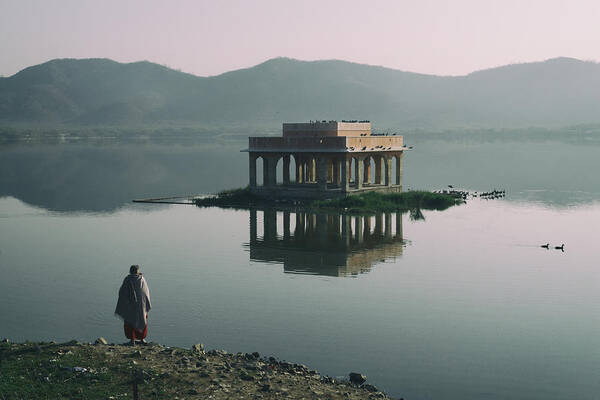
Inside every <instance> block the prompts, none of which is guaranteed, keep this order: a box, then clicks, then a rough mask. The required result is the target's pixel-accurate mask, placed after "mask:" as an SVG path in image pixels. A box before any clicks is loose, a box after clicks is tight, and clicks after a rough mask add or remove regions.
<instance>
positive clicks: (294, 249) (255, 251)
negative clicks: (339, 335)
mask: <svg viewBox="0 0 600 400" xmlns="http://www.w3.org/2000/svg"><path fill="white" fill-rule="evenodd" d="M259 212H260V213H261V214H262V221H261V219H260V218H259V216H258V213H259ZM260 222H262V226H259V225H260ZM249 226H250V243H249V244H248V245H249V248H250V259H251V260H253V261H261V262H276V263H282V264H283V271H284V272H286V273H297V274H311V275H326V276H356V275H358V274H361V273H365V272H368V271H369V270H370V269H371V268H372V267H373V266H374V265H375V264H377V263H379V262H385V261H386V260H390V259H395V258H396V257H399V256H401V255H402V251H403V240H402V214H401V213H378V214H375V215H369V216H365V215H360V216H359V215H357V216H351V215H345V214H336V213H315V212H310V211H295V212H291V211H276V210H275V209H265V210H262V211H257V210H251V211H250V224H249ZM259 231H261V232H262V236H259Z"/></svg>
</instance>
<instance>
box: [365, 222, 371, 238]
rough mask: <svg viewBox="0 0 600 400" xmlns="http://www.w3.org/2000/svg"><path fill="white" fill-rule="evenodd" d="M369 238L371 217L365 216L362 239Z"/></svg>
mask: <svg viewBox="0 0 600 400" xmlns="http://www.w3.org/2000/svg"><path fill="white" fill-rule="evenodd" d="M369 236H371V217H369V216H366V217H365V232H364V237H365V239H367V238H368V237H369Z"/></svg>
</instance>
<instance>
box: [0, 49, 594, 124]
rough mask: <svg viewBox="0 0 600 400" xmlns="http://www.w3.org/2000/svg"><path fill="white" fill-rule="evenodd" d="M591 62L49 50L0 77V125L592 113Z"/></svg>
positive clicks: (452, 120) (579, 118) (462, 120)
mask: <svg viewBox="0 0 600 400" xmlns="http://www.w3.org/2000/svg"><path fill="white" fill-rule="evenodd" d="M599 89H600V64H597V63H593V62H584V61H580V60H576V59H571V58H555V59H551V60H547V61H544V62H535V63H526V64H515V65H508V66H504V67H499V68H492V69H487V70H482V71H478V72H474V73H471V74H469V75H466V76H458V77H444V76H435V75H424V74H417V73H411V72H404V71H399V70H394V69H389V68H383V67H376V66H369V65H362V64H355V63H350V62H345V61H335V60H332V61H310V62H307V61H298V60H294V59H288V58H276V59H272V60H269V61H266V62H264V63H262V64H259V65H256V66H254V67H251V68H247V69H241V70H236V71H232V72H227V73H224V74H221V75H218V76H214V77H198V76H194V75H190V74H186V73H182V72H179V71H175V70H172V69H169V68H166V67H163V66H160V65H158V64H153V63H150V62H135V63H128V64H123V63H118V62H115V61H112V60H108V59H83V60H75V59H57V60H52V61H49V62H46V63H43V64H40V65H36V66H32V67H29V68H26V69H24V70H22V71H20V72H18V73H17V74H15V75H13V76H11V77H7V78H0V124H4V125H7V124H8V125H10V124H14V123H35V124H40V123H41V124H72V125H111V126H131V125H152V124H162V123H181V124H192V125H193V124H204V123H210V124H219V123H238V124H240V123H241V124H244V123H247V124H249V125H253V124H264V123H266V124H271V123H273V124H280V123H281V122H283V121H307V120H310V119H327V120H329V119H370V120H371V121H372V122H373V123H374V126H395V127H404V128H408V129H412V128H426V129H427V128H443V127H466V126H468V127H519V126H564V125H573V124H583V123H598V122H600V90H599Z"/></svg>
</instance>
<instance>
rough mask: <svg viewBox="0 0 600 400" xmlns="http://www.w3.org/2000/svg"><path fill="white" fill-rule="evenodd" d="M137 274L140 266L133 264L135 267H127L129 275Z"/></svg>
mask: <svg viewBox="0 0 600 400" xmlns="http://www.w3.org/2000/svg"><path fill="white" fill-rule="evenodd" d="M139 272H140V266H139V265H137V264H135V265H132V266H131V267H129V273H130V274H137V273H139Z"/></svg>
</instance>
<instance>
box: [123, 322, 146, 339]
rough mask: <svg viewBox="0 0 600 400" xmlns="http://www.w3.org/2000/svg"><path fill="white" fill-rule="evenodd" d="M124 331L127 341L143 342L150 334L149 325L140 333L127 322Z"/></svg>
mask: <svg viewBox="0 0 600 400" xmlns="http://www.w3.org/2000/svg"><path fill="white" fill-rule="evenodd" d="M124 329H125V336H126V337H127V339H133V340H142V339H145V338H146V335H147V334H148V325H146V326H145V327H144V330H143V331H138V330H137V329H134V328H133V326H131V325H129V324H128V323H127V322H125V325H124Z"/></svg>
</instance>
